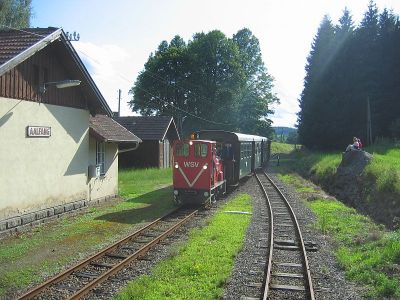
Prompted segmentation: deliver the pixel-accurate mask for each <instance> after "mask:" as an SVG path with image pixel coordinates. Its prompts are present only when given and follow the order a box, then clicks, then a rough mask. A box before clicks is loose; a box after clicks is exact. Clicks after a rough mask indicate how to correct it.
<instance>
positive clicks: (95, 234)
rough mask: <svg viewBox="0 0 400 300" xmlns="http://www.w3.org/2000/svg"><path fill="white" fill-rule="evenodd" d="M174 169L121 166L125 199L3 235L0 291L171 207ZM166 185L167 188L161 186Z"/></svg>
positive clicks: (44, 273) (42, 273) (12, 288)
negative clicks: (7, 236) (5, 236)
mask: <svg viewBox="0 0 400 300" xmlns="http://www.w3.org/2000/svg"><path fill="white" fill-rule="evenodd" d="M171 178H172V177H171V169H160V170H159V169H149V170H134V171H127V170H125V171H121V172H120V174H119V187H120V194H121V195H123V196H124V198H125V201H118V202H113V203H110V204H107V205H105V206H101V207H92V208H89V209H88V210H86V211H85V212H83V213H82V214H79V215H76V216H66V217H64V218H62V219H60V220H58V221H57V222H53V223H48V224H46V225H43V226H41V227H37V228H34V229H33V230H32V231H30V232H27V233H24V234H21V235H19V236H16V237H11V238H8V239H4V240H2V241H1V243H2V245H1V248H0V296H2V295H11V294H12V292H13V291H15V290H16V289H20V288H23V287H25V286H27V285H29V284H31V283H37V282H40V281H42V280H43V279H44V278H46V277H47V276H49V275H50V274H54V273H56V272H58V271H60V270H61V269H63V268H64V266H65V265H67V264H70V263H72V262H73V261H74V260H77V259H82V258H83V257H85V256H86V255H87V253H90V252H94V251H95V250H96V249H100V248H102V247H104V246H105V245H107V244H109V243H110V242H111V241H113V240H115V239H118V238H121V237H122V236H124V235H126V234H127V233H128V232H130V231H132V230H133V229H134V228H135V227H138V226H141V224H143V223H144V222H147V221H149V220H152V219H154V218H156V217H158V216H161V215H162V214H164V213H165V212H166V211H167V210H169V209H171V208H172V207H173V201H172V189H171V188H170V187H165V186H168V185H170V184H171ZM161 187H164V188H161Z"/></svg>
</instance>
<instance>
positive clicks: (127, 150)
mask: <svg viewBox="0 0 400 300" xmlns="http://www.w3.org/2000/svg"><path fill="white" fill-rule="evenodd" d="M138 147H139V143H135V147H133V148H128V149H122V150H120V149H118V154H120V153H125V152H129V151H134V150H136V149H137V148H138Z"/></svg>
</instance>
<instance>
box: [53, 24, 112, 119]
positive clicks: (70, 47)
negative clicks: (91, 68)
mask: <svg viewBox="0 0 400 300" xmlns="http://www.w3.org/2000/svg"><path fill="white" fill-rule="evenodd" d="M60 30H61V35H62V36H63V39H62V41H63V42H64V44H65V45H66V46H67V48H68V50H69V51H70V53H71V55H72V57H73V58H74V59H75V62H76V63H77V65H78V66H79V68H80V70H81V71H82V73H83V75H84V77H85V78H86V80H87V81H88V82H89V84H90V86H91V87H92V89H93V91H94V92H95V94H96V95H97V97H98V99H99V100H100V102H101V104H102V106H103V108H104V110H105V112H106V113H107V115H108V116H109V117H111V116H112V110H111V108H110V107H109V106H108V104H107V101H106V100H105V99H104V97H103V95H102V94H101V92H100V90H99V89H98V88H97V85H96V84H95V82H94V81H93V79H92V77H91V76H90V74H89V72H88V70H87V69H86V67H85V65H84V64H83V62H82V60H81V58H80V57H79V55H78V53H77V52H76V51H75V49H74V47H72V44H71V42H69V41H68V39H67V36H66V35H65V33H64V31H62V29H60Z"/></svg>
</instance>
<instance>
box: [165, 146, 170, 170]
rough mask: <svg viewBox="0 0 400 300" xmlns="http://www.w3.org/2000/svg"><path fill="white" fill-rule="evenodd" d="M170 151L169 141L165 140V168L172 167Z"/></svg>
mask: <svg viewBox="0 0 400 300" xmlns="http://www.w3.org/2000/svg"><path fill="white" fill-rule="evenodd" d="M169 151H170V149H169V140H164V168H169V167H170V161H169Z"/></svg>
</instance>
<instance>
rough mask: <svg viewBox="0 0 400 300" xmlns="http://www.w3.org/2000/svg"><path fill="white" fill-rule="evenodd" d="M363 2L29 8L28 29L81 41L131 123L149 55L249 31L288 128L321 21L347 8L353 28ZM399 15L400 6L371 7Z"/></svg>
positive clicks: (216, 1) (110, 97)
mask: <svg viewBox="0 0 400 300" xmlns="http://www.w3.org/2000/svg"><path fill="white" fill-rule="evenodd" d="M368 2H369V0H352V1H349V0H347V1H346V0H247V1H243V0H242V1H238V0H201V1H200V0H197V1H195V0H114V1H109V0H108V1H105V0H84V1H82V0H57V1H54V0H33V1H32V7H33V18H32V21H31V26H32V27H49V26H53V27H61V28H63V29H64V31H65V32H70V33H72V32H77V33H79V36H80V39H79V41H76V42H72V44H73V46H74V47H75V49H76V50H77V52H78V54H79V56H80V57H81V59H82V61H83V62H84V64H85V66H86V68H87V69H88V71H89V73H90V75H91V76H92V77H93V79H94V81H95V83H96V85H97V86H98V88H99V89H100V91H101V93H102V94H103V96H104V98H105V99H106V101H107V103H108V104H109V106H110V107H111V109H112V110H113V111H117V110H118V89H121V90H122V97H121V98H122V100H121V115H122V116H127V115H133V113H132V111H131V110H130V108H129V106H128V105H127V102H128V101H130V100H131V98H132V95H130V94H128V92H129V90H130V89H131V87H132V86H133V85H134V82H135V80H136V78H137V76H138V74H139V73H140V72H141V71H142V70H143V69H144V64H145V63H146V61H147V60H148V58H149V55H150V54H151V53H152V52H154V51H155V50H156V49H157V47H158V45H159V44H160V43H161V42H162V41H163V40H166V41H168V42H169V41H171V39H172V38H173V37H174V36H175V35H180V36H181V37H182V38H183V39H184V40H185V41H186V42H187V41H188V40H190V39H192V36H193V35H194V34H195V33H197V32H209V31H211V30H214V29H218V30H220V31H222V32H223V33H224V34H225V35H226V36H227V37H232V36H233V34H235V33H237V32H238V31H239V30H240V29H242V28H245V27H246V28H248V29H250V30H251V31H252V33H253V34H254V35H255V36H256V37H257V38H258V39H259V41H260V47H261V52H262V56H263V60H264V63H265V66H266V68H267V71H268V73H269V74H271V75H272V76H273V77H274V85H275V86H274V89H273V91H274V92H275V93H276V95H277V96H278V98H279V99H280V104H279V105H278V104H277V105H274V107H273V108H274V110H275V114H274V115H272V116H270V118H271V119H272V120H273V126H288V127H294V126H295V124H296V120H297V115H296V113H297V112H298V111H299V105H298V99H299V97H300V94H301V91H302V89H303V80H304V76H305V70H304V67H305V65H306V59H307V56H308V54H309V52H310V49H311V44H312V41H313V38H314V36H315V34H316V33H317V30H318V27H319V24H320V22H321V20H322V18H323V16H324V15H326V14H327V15H329V16H330V18H331V20H332V21H333V23H337V22H338V19H339V18H340V16H341V15H342V12H343V9H344V8H345V7H347V8H348V9H349V10H350V12H351V14H352V16H353V20H354V23H355V24H356V25H357V24H358V23H359V22H360V21H361V19H362V17H363V14H364V12H365V11H366V9H367V6H368ZM375 3H376V4H377V6H378V9H379V12H381V11H382V10H383V9H384V8H385V7H386V8H388V9H393V11H394V13H396V14H397V15H399V14H400V1H399V0H377V1H375Z"/></svg>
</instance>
